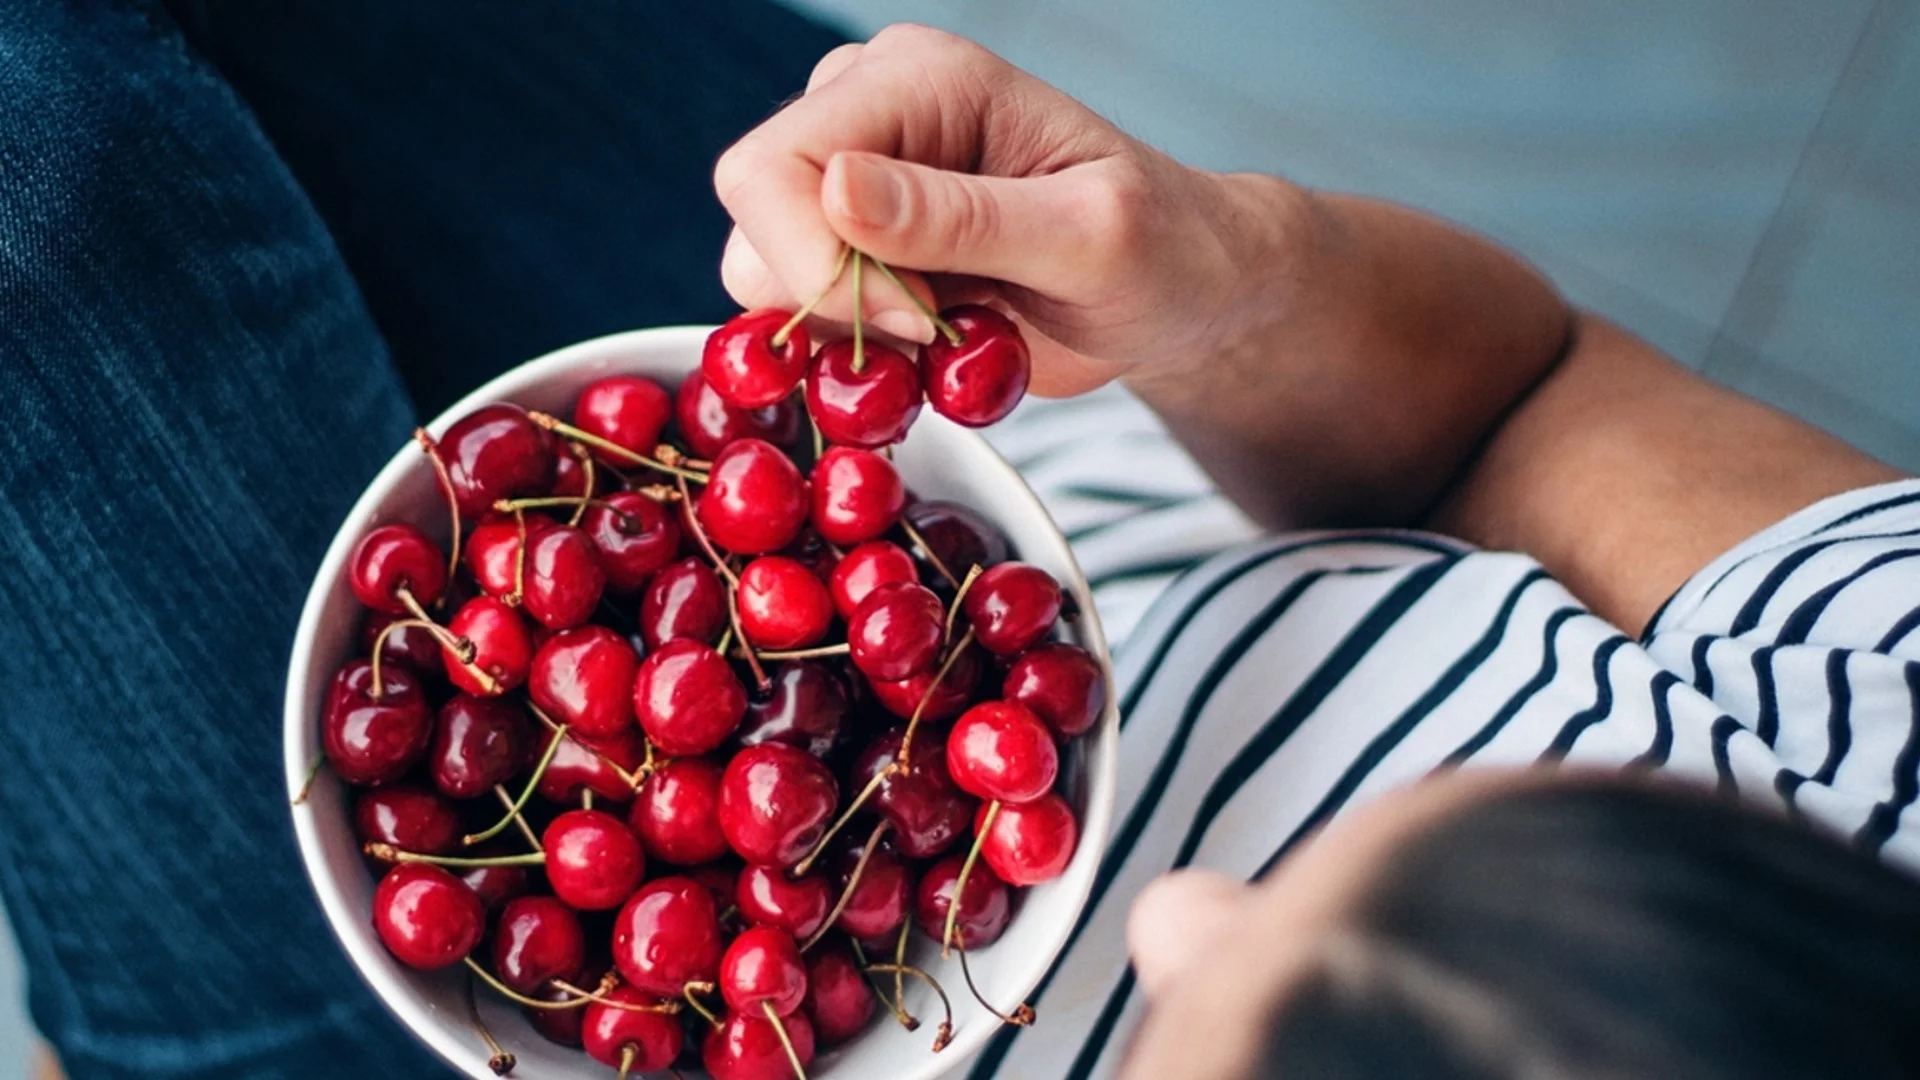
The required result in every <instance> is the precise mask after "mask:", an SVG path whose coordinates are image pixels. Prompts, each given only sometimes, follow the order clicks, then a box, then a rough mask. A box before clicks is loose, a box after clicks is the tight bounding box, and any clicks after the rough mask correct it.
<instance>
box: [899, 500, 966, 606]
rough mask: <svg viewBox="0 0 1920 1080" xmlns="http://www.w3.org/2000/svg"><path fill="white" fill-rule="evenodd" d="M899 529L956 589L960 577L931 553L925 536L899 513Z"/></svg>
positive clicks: (930, 547)
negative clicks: (955, 575) (954, 574)
mask: <svg viewBox="0 0 1920 1080" xmlns="http://www.w3.org/2000/svg"><path fill="white" fill-rule="evenodd" d="M900 531H901V532H903V533H906V534H907V539H909V540H911V541H913V546H914V547H917V548H919V549H920V554H922V555H925V556H926V557H927V561H928V562H930V563H932V564H933V568H934V569H935V570H938V571H939V572H940V576H941V577H943V578H946V579H947V584H949V585H951V586H953V587H954V588H956V589H957V588H959V587H960V579H959V578H957V577H954V576H953V571H951V570H949V569H947V564H946V563H943V562H941V561H940V556H938V555H935V554H934V553H933V545H931V544H929V543H927V538H926V537H924V536H921V535H920V530H919V529H916V528H914V527H913V522H911V521H908V520H907V519H906V516H905V515H901V518H900Z"/></svg>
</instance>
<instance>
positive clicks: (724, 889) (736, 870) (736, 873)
mask: <svg viewBox="0 0 1920 1080" xmlns="http://www.w3.org/2000/svg"><path fill="white" fill-rule="evenodd" d="M680 876H681V877H686V878H692V879H693V880H695V881H697V882H699V883H700V884H701V885H704V886H706V889H707V891H708V892H710V893H712V894H713V902H714V904H715V905H716V906H717V907H719V909H720V910H722V911H724V910H726V908H727V906H728V905H730V904H732V903H733V887H734V884H735V882H736V881H738V879H739V877H740V867H739V866H738V865H737V864H736V863H735V862H734V859H733V853H732V852H728V853H727V855H726V856H725V857H724V858H721V859H719V860H718V861H716V862H710V863H701V864H700V865H699V866H689V867H687V868H686V869H685V870H682V871H681V872H680Z"/></svg>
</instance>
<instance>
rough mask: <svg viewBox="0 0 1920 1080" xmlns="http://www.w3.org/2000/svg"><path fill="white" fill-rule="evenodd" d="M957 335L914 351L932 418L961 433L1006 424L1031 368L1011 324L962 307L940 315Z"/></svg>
mask: <svg viewBox="0 0 1920 1080" xmlns="http://www.w3.org/2000/svg"><path fill="white" fill-rule="evenodd" d="M941 317H942V318H944V319H946V321H947V323H948V325H950V326H952V327H953V328H954V329H955V330H958V331H959V332H960V335H961V340H960V343H959V344H957V345H956V344H954V343H953V342H952V341H950V340H948V339H947V338H945V337H936V338H934V339H933V342H932V343H931V344H928V345H922V346H921V347H920V372H921V376H922V378H924V379H925V380H926V383H927V400H928V401H929V402H931V403H932V404H933V409H934V411H935V412H937V413H939V414H940V415H941V416H944V417H946V418H947V419H949V420H952V421H953V422H954V423H956V424H962V425H965V426H966V427H973V428H979V427H986V426H987V425H988V424H996V423H999V422H1000V421H1002V420H1005V419H1006V418H1007V414H1008V413H1011V412H1012V411H1013V407H1014V406H1015V405H1018V404H1020V399H1021V398H1022V397H1023V396H1025V395H1026V392H1027V379H1028V377H1029V376H1030V375H1031V374H1032V371H1033V362H1032V360H1031V359H1030V358H1029V356H1028V354H1027V341H1026V338H1024V337H1022V336H1021V334H1020V328H1019V327H1018V326H1015V325H1014V324H1013V320H1011V319H1009V318H1007V317H1006V316H1005V315H1002V314H1000V313H999V312H997V311H995V310H993V309H992V308H988V307H981V306H979V305H977V304H963V305H961V306H960V307H956V308H951V309H949V310H947V311H944V312H941Z"/></svg>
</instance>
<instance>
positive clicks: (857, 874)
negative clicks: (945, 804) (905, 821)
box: [800, 819, 889, 953]
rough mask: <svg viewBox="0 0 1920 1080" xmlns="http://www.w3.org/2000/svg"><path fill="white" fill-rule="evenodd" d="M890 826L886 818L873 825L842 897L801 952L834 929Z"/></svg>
mask: <svg viewBox="0 0 1920 1080" xmlns="http://www.w3.org/2000/svg"><path fill="white" fill-rule="evenodd" d="M888 827H889V826H888V823H887V821H886V820H885V819H882V820H881V822H880V824H878V825H875V826H874V827H873V833H872V834H871V835H870V836H868V837H867V843H866V846H865V847H863V848H861V849H860V861H858V862H856V863H854V864H853V871H852V872H851V873H849V874H848V875H847V887H846V888H844V889H841V890H840V899H838V900H836V901H834V903H833V910H832V911H829V912H827V917H826V920H825V921H823V922H822V923H821V924H820V929H818V930H815V931H814V932H813V936H812V937H810V938H808V939H807V940H806V942H805V944H803V945H801V946H800V951H801V952H803V953H804V952H806V951H807V950H808V949H811V948H813V947H814V946H815V945H818V944H820V939H821V938H824V937H826V936H827V931H829V930H831V929H833V924H834V921H835V920H837V919H839V918H840V914H841V912H844V911H846V910H847V905H848V904H851V903H852V902H853V891H854V890H855V889H858V888H859V887H860V878H861V876H862V875H863V874H865V873H866V872H867V861H868V860H870V859H872V858H873V853H874V852H875V851H877V850H879V848H880V840H881V838H882V837H884V836H886V835H887V829H888Z"/></svg>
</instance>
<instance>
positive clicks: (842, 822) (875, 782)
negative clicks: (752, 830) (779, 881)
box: [789, 762, 898, 878]
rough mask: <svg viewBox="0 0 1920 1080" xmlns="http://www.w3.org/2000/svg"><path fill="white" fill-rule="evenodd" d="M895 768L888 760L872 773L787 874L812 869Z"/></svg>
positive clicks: (803, 875) (793, 875) (801, 875)
mask: <svg viewBox="0 0 1920 1080" xmlns="http://www.w3.org/2000/svg"><path fill="white" fill-rule="evenodd" d="M897 770H898V764H897V763H895V762H888V763H887V765H886V767H885V768H883V769H881V770H880V771H879V772H877V773H874V774H873V779H871V780H868V781H867V786H866V787H863V788H861V789H860V794H858V795H855V796H854V797H853V801H852V802H851V803H848V804H847V808H846V809H845V810H843V811H841V813H840V816H839V818H837V819H836V820H835V821H834V823H833V826H832V827H831V828H829V829H828V830H827V831H826V833H825V834H824V835H822V836H821V837H820V840H819V842H818V843H816V844H814V845H813V850H812V851H809V852H807V856H806V858H804V859H801V860H800V861H799V862H797V863H794V864H793V870H792V872H791V874H790V875H789V876H791V877H796V878H798V877H805V876H806V873H807V871H808V870H811V869H813V864H814V863H815V862H816V861H817V860H818V859H819V858H820V855H821V853H822V852H824V851H826V850H827V843H828V842H829V841H831V840H832V839H833V837H834V835H835V834H836V833H838V832H839V831H840V830H841V829H843V828H845V827H846V824H847V822H849V821H852V820H853V815H855V814H857V813H859V812H860V808H861V807H863V806H865V805H866V804H867V800H868V799H871V798H873V793H874V792H876V791H878V790H880V785H881V784H882V783H884V782H886V779H887V777H889V776H892V775H893V774H894V773H895V772H896V771H897Z"/></svg>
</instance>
